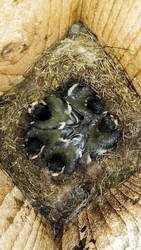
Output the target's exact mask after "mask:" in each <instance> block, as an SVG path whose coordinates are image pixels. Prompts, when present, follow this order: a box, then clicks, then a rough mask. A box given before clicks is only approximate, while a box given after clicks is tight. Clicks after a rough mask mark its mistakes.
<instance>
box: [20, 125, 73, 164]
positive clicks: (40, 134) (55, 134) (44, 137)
mask: <svg viewBox="0 0 141 250" xmlns="http://www.w3.org/2000/svg"><path fill="white" fill-rule="evenodd" d="M72 133H73V129H71V128H68V129H64V130H61V131H60V130H58V129H49V130H41V129H38V128H35V127H31V128H30V129H29V130H28V132H27V133H26V135H25V142H26V152H27V156H28V157H29V158H30V159H36V158H37V157H38V156H39V155H40V154H41V153H42V152H43V149H44V148H45V147H46V148H47V150H49V149H51V148H52V147H53V146H54V145H55V144H56V142H58V141H61V140H64V139H65V138H67V137H68V136H70V134H72Z"/></svg>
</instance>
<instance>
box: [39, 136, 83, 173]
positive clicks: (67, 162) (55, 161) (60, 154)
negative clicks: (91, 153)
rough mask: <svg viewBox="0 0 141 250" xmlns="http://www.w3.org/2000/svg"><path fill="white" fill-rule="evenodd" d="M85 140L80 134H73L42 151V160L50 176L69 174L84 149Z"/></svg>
mask: <svg viewBox="0 0 141 250" xmlns="http://www.w3.org/2000/svg"><path fill="white" fill-rule="evenodd" d="M85 145H86V140H85V136H84V135H82V134H73V135H71V136H70V137H69V139H67V140H62V141H59V142H57V143H56V145H55V146H54V147H53V148H52V149H50V150H48V149H47V148H45V150H44V152H43V157H44V160H45V161H46V165H47V166H48V168H49V172H50V174H51V175H52V176H54V177H56V176H58V175H60V174H62V173H67V174H71V173H72V172H73V171H74V169H75V167H76V166H77V164H78V161H79V159H80V158H81V157H82V154H83V152H84V150H85Z"/></svg>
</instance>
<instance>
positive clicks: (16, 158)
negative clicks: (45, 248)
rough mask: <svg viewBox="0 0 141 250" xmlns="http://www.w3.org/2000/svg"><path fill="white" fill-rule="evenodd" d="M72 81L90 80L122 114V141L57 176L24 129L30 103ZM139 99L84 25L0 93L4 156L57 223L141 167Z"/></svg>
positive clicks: (18, 182) (13, 174)
mask: <svg viewBox="0 0 141 250" xmlns="http://www.w3.org/2000/svg"><path fill="white" fill-rule="evenodd" d="M68 82H69V83H70V82H72V83H76V82H80V83H85V84H86V85H89V86H91V88H92V89H93V90H94V91H96V92H97V93H98V94H99V96H101V98H102V100H103V102H104V104H105V107H106V110H107V111H109V112H110V113H111V114H113V115H114V117H118V120H119V126H120V129H121V131H122V134H123V136H122V139H121V140H120V142H119V143H118V145H117V147H116V148H114V149H113V150H112V151H109V152H108V153H106V154H104V155H103V156H102V157H101V158H98V159H96V160H95V161H93V162H92V163H91V164H90V165H88V166H84V167H82V168H78V169H76V170H75V171H74V172H73V173H72V174H64V175H60V176H59V177H58V178H56V179H54V178H52V177H51V176H50V175H49V173H48V170H47V169H46V168H40V167H39V166H38V165H36V164H35V163H34V161H31V160H29V159H28V157H27V155H26V153H25V141H24V135H25V133H26V131H27V129H28V127H29V117H28V115H27V107H28V105H29V104H30V103H32V102H34V101H37V100H41V99H43V98H44V97H45V96H48V95H50V94H51V93H53V92H54V91H55V90H56V89H58V88H61V89H64V88H65V87H66V86H67V84H68ZM140 104H141V102H140V99H139V97H138V96H137V94H136V92H135V91H134V89H133V88H132V84H131V81H130V80H129V78H128V76H127V75H126V73H125V72H124V71H123V69H122V68H121V67H120V66H119V65H116V64H115V63H114V62H113V60H112V59H111V58H110V57H109V55H107V53H106V52H105V51H104V48H103V47H102V46H101V45H100V44H99V42H98V40H97V38H96V37H95V36H94V35H92V34H91V33H90V32H89V31H86V29H85V28H84V27H83V26H81V25H80V26H79V32H78V33H77V32H75V33H74V34H73V30H71V32H69V34H68V36H67V37H66V38H65V39H64V40H61V41H60V42H58V43H57V44H56V45H55V46H54V47H52V48H50V49H48V50H47V51H46V52H45V53H44V55H43V56H42V57H41V58H40V59H39V60H38V61H37V62H36V63H35V65H34V66H33V67H32V68H31V69H30V70H29V71H28V72H27V73H26V74H25V76H24V80H23V81H22V82H21V83H20V84H18V85H17V86H16V87H13V88H12V89H10V90H9V91H8V92H7V93H6V94H4V95H3V96H2V97H1V99H0V115H1V129H0V136H1V142H0V159H1V168H3V169H4V170H5V171H6V172H7V173H8V174H9V175H10V176H11V177H12V180H13V182H14V183H15V184H16V185H17V186H18V187H19V189H20V190H21V191H22V192H23V193H24V194H25V196H26V197H27V198H28V199H29V200H30V202H31V204H32V205H33V206H34V208H35V209H37V210H38V211H40V213H41V214H43V215H44V216H45V217H46V218H47V219H48V220H49V221H50V222H51V225H52V227H53V228H54V229H55V234H56V233H57V232H58V231H59V230H60V228H61V227H62V225H63V224H64V223H67V222H68V221H70V220H71V219H72V218H73V217H74V216H76V215H77V214H78V213H79V211H80V210H81V209H82V208H83V207H85V206H86V205H87V204H88V203H89V202H91V201H92V200H95V199H96V197H97V196H98V195H102V193H103V192H105V191H106V190H108V189H109V188H110V187H112V186H116V185H119V184H120V183H121V182H123V181H125V180H126V179H127V178H129V176H130V175H131V174H132V173H134V172H135V171H139V170H140V168H139V153H140V150H139V147H140V135H141V132H140V125H141V118H140V111H141V109H140V107H141V106H140Z"/></svg>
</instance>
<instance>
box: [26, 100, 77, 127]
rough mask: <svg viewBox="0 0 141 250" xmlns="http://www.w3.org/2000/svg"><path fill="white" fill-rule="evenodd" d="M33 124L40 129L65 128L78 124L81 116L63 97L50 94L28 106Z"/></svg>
mask: <svg viewBox="0 0 141 250" xmlns="http://www.w3.org/2000/svg"><path fill="white" fill-rule="evenodd" d="M28 113H29V115H30V116H31V118H32V120H33V121H32V122H31V124H32V125H33V126H35V127H37V128H40V129H63V128H64V127H65V126H66V125H69V126H71V125H77V124H78V123H79V118H78V116H77V115H76V114H75V112H74V111H72V107H71V106H70V105H69V104H68V103H67V102H66V101H64V100H63V99H62V98H60V97H58V96H56V95H50V96H48V97H47V98H45V99H44V100H42V101H39V102H34V103H33V104H31V105H30V107H29V108H28Z"/></svg>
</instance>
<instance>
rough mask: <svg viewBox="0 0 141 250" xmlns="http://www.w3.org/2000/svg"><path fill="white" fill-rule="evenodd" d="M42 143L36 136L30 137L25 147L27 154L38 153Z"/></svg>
mask: <svg viewBox="0 0 141 250" xmlns="http://www.w3.org/2000/svg"><path fill="white" fill-rule="evenodd" d="M42 146H43V143H42V142H41V141H40V140H39V139H37V138H36V137H33V138H30V139H29V140H28V144H27V147H26V150H27V154H38V153H39V151H40V149H41V147H42Z"/></svg>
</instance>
